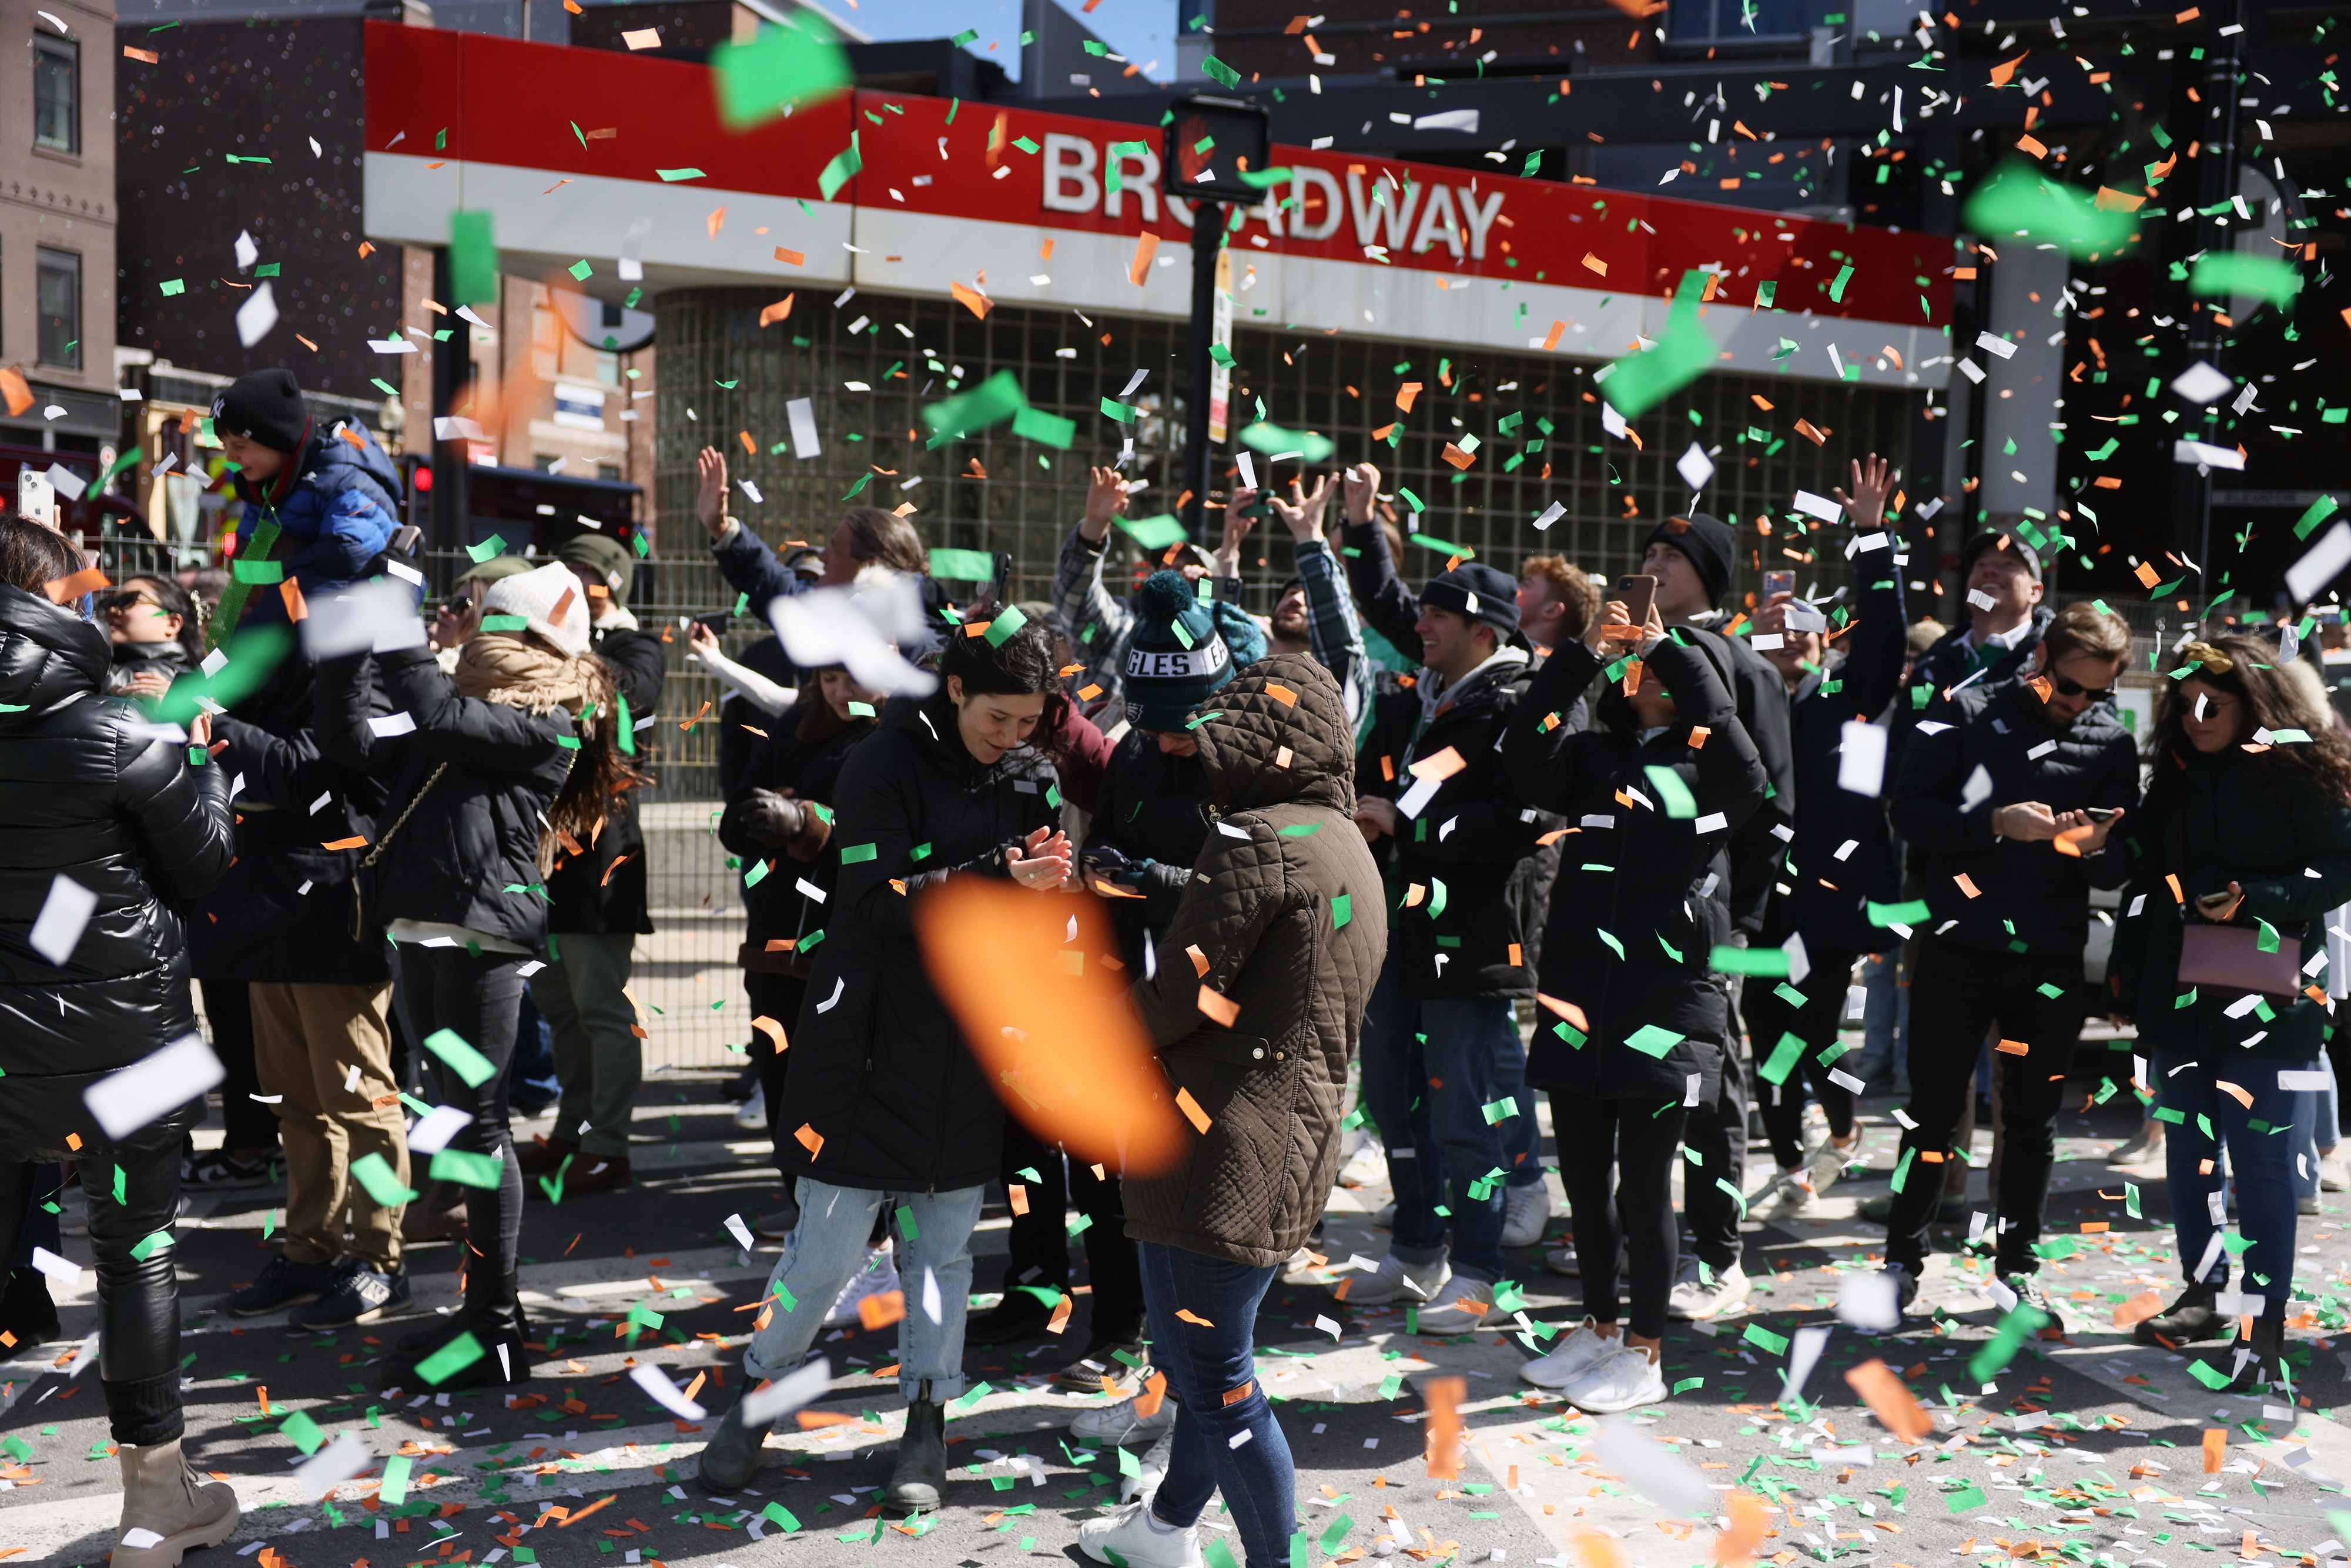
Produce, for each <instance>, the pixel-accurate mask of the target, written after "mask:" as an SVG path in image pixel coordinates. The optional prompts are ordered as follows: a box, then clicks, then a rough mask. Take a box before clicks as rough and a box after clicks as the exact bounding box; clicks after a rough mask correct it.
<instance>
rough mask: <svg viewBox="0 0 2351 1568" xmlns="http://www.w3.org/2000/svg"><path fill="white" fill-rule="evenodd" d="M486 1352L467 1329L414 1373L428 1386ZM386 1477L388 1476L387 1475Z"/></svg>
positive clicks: (467, 1365)
mask: <svg viewBox="0 0 2351 1568" xmlns="http://www.w3.org/2000/svg"><path fill="white" fill-rule="evenodd" d="M486 1354H488V1353H487V1352H486V1351H485V1350H484V1349H483V1348H482V1342H481V1341H480V1340H477V1339H475V1337H474V1334H473V1331H472V1330H470V1329H467V1330H465V1331H464V1332H462V1333H459V1334H458V1335H457V1337H456V1338H455V1339H453V1340H451V1341H450V1342H449V1343H447V1344H444V1345H443V1346H442V1347H441V1348H440V1349H439V1350H436V1351H434V1353H433V1354H431V1355H428V1356H426V1357H425V1358H424V1359H423V1361H420V1362H418V1363H417V1364H416V1375H417V1377H418V1378H419V1379H420V1380H422V1381H423V1383H425V1384H426V1385H428V1386H429V1385H437V1384H442V1383H446V1382H447V1381H448V1380H449V1379H451V1378H453V1377H455V1376H456V1375H457V1374H459V1373H461V1372H463V1371H465V1368H467V1367H469V1366H471V1365H473V1364H474V1363H475V1362H477V1361H479V1360H481V1359H482V1357H483V1356H484V1355H486ZM386 1479H389V1477H388V1476H387V1478H386Z"/></svg>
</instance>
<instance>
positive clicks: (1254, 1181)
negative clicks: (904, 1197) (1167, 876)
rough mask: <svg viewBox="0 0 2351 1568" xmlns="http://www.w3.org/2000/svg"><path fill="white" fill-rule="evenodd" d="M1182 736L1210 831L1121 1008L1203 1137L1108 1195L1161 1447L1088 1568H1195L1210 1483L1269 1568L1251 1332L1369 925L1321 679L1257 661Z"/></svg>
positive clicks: (1329, 699)
mask: <svg viewBox="0 0 2351 1568" xmlns="http://www.w3.org/2000/svg"><path fill="white" fill-rule="evenodd" d="M1191 723H1192V724H1193V725H1194V726H1195V728H1193V729H1192V731H1191V734H1192V736H1193V737H1194V739H1195V741H1196V744H1197V745H1198V747H1199V758H1200V762H1201V764H1202V766H1203V768H1205V770H1206V772H1207V779H1208V800H1209V805H1210V808H1211V810H1213V812H1214V813H1215V815H1216V819H1217V821H1216V831H1214V832H1212V833H1210V834H1209V835H1208V839H1207V842H1206V843H1205V844H1204V845H1202V847H1201V850H1200V858H1199V860H1198V861H1197V862H1196V864H1195V866H1194V873H1193V879H1192V882H1191V883H1190V885H1189V886H1188V887H1186V889H1185V892H1184V896H1183V901H1182V903H1181V904H1178V905H1177V906H1176V910H1175V920H1174V923H1173V925H1171V926H1170V927H1169V929H1168V932H1167V935H1166V936H1165V938H1164V939H1163V940H1162V941H1161V942H1160V943H1159V945H1158V947H1157V950H1156V953H1155V959H1156V963H1155V969H1154V970H1153V972H1152V974H1151V975H1150V977H1148V978H1146V979H1145V980H1144V981H1143V982H1142V983H1141V984H1140V985H1138V986H1137V987H1136V988H1135V992H1134V996H1135V1001H1136V1004H1137V1006H1138V1007H1139V1008H1140V1009H1141V1010H1142V1013H1143V1017H1144V1023H1145V1024H1146V1025H1147V1026H1148V1027H1149V1029H1150V1030H1151V1034H1152V1039H1153V1040H1154V1042H1155V1044H1156V1045H1157V1046H1158V1048H1159V1054H1160V1060H1161V1061H1162V1063H1163V1064H1164V1065H1165V1067H1166V1070H1167V1075H1168V1077H1169V1079H1170V1080H1172V1081H1173V1082H1174V1083H1175V1085H1176V1086H1177V1087H1178V1088H1180V1089H1183V1090H1186V1091H1188V1092H1189V1093H1190V1095H1191V1098H1192V1100H1193V1101H1194V1102H1196V1103H1197V1105H1198V1107H1199V1108H1200V1110H1201V1111H1202V1112H1203V1113H1205V1114H1206V1116H1207V1131H1206V1133H1205V1134H1203V1135H1202V1136H1201V1137H1200V1138H1199V1139H1198V1140H1197V1141H1196V1143H1195V1144H1194V1145H1193V1146H1192V1150H1191V1153H1190V1155H1188V1156H1187V1157H1186V1159H1185V1160H1184V1162H1183V1163H1181V1164H1179V1165H1178V1166H1175V1168H1174V1169H1172V1170H1170V1171H1168V1172H1166V1173H1165V1175H1161V1176H1150V1177H1137V1176H1129V1177H1128V1178H1127V1180H1126V1187H1125V1199H1126V1233H1127V1234H1128V1235H1129V1236H1131V1237H1133V1238H1134V1240H1135V1242H1136V1244H1137V1250H1138V1252H1139V1253H1140V1255H1141V1260H1142V1266H1143V1293H1144V1302H1145V1304H1146V1306H1147V1308H1148V1311H1149V1313H1150V1319H1151V1339H1152V1352H1151V1354H1152V1361H1153V1363H1154V1364H1155V1365H1156V1366H1158V1367H1159V1368H1160V1369H1161V1370H1162V1371H1164V1372H1165V1374H1166V1375H1167V1382H1168V1391H1169V1393H1170V1394H1171V1395H1172V1396H1174V1397H1175V1400H1176V1401H1177V1402H1178V1408H1177V1415H1176V1418H1175V1433H1174V1444H1173V1450H1172V1453H1171V1455H1170V1457H1169V1460H1168V1466H1167V1474H1166V1479H1164V1480H1163V1481H1161V1482H1160V1485H1159V1490H1158V1492H1157V1494H1156V1496H1155V1498H1154V1499H1153V1500H1151V1501H1150V1502H1148V1503H1146V1502H1144V1501H1142V1500H1137V1501H1135V1502H1134V1503H1131V1504H1129V1505H1128V1506H1127V1507H1126V1508H1124V1509H1122V1510H1120V1511H1118V1512H1117V1513H1115V1514H1113V1515H1110V1516H1109V1517H1107V1518H1104V1519H1099V1520H1094V1521H1089V1522H1088V1523H1087V1524H1085V1525H1084V1526H1082V1527H1081V1530H1080V1531H1079V1544H1080V1545H1081V1546H1082V1547H1084V1549H1085V1551H1086V1552H1087V1554H1088V1555H1090V1556H1092V1558H1093V1559H1094V1560H1095V1561H1097V1562H1102V1563H1109V1562H1123V1563H1130V1564H1134V1565H1135V1568H1185V1565H1190V1564H1197V1563H1199V1562H1200V1560H1201V1558H1200V1547H1199V1542H1198V1538H1197V1529H1196V1526H1197V1522H1198V1521H1199V1517H1200V1513H1201V1511H1202V1510H1204V1509H1205V1508H1206V1507H1207V1503H1208V1500H1209V1498H1210V1497H1212V1496H1213V1495H1214V1494H1215V1493H1216V1492H1217V1491H1218V1490H1222V1491H1223V1492H1224V1494H1225V1504H1226V1506H1227V1507H1228V1509H1230V1510H1231V1512H1232V1518H1233V1521H1234V1524H1235V1525H1236V1527H1237V1528H1238V1531H1239V1532H1240V1538H1241V1544H1242V1547H1243V1549H1244V1551H1245V1552H1246V1554H1247V1559H1248V1563H1249V1568H1275V1565H1277V1564H1280V1563H1287V1562H1288V1561H1289V1560H1290V1535H1291V1533H1292V1532H1293V1531H1295V1530H1296V1529H1297V1501H1296V1486H1297V1482H1296V1473H1295V1471H1294V1470H1293V1469H1292V1467H1291V1464H1290V1448H1289V1445H1288V1444H1287V1443H1286V1442H1285V1441H1284V1440H1283V1438H1282V1435H1281V1428H1280V1426H1279V1425H1277V1424H1276V1423H1275V1421H1274V1418H1273V1410H1272V1407H1271V1406H1270V1405H1269V1404H1268V1403H1267V1401H1266V1396H1265V1393H1264V1390H1262V1389H1261V1388H1259V1386H1258V1383H1257V1369H1256V1364H1255V1363H1254V1361H1253V1360H1252V1358H1251V1354H1250V1344H1251V1339H1252V1337H1253V1333H1254V1330H1255V1327H1256V1322H1257V1311H1258V1303H1259V1301H1261V1300H1262V1299H1263V1298H1264V1296H1265V1292H1266V1289H1267V1287H1268V1286H1270V1284H1271V1283H1272V1282H1273V1277H1274V1273H1275V1271H1276V1270H1278V1269H1279V1268H1280V1266H1281V1263H1282V1261H1283V1260H1285V1259H1287V1258H1288V1257H1289V1256H1290V1253H1291V1252H1292V1251H1293V1250H1295V1249H1297V1247H1298V1246H1299V1244H1300V1243H1301V1242H1302V1241H1304V1240H1305V1239H1306V1236H1307V1232H1308V1231H1310V1230H1311V1229H1312V1228H1313V1225H1314V1221H1315V1219H1316V1218H1317V1217H1318V1216H1320V1214H1321V1213H1322V1200H1323V1197H1324V1195H1325V1194H1327V1193H1328V1192H1329V1191H1330V1189H1331V1181H1332V1176H1334V1175H1335V1174H1336V1173H1337V1169H1338V1164H1339V1120H1340V1118H1341V1117H1342V1116H1343V1114H1345V1112H1346V1083H1347V1067H1348V1064H1349V1063H1350V1062H1351V1061H1353V1060H1354V1055H1355V1048H1356V1043H1357V1040H1358V1037H1359V1034H1360V1031H1361V1029H1362V1024H1363V1017H1364V1003H1365V1002H1366V1001H1367V1000H1368V999H1369V998H1370V996H1371V990H1372V984H1373V982H1374V980H1375V979H1376V978H1377V977H1378V976H1379V970H1380V962H1381V960H1382V959H1383V958H1384V956H1386V953H1387V912H1386V908H1385V905H1384V902H1383V899H1382V895H1381V891H1380V873H1379V867H1378V866H1377V865H1376V864H1375V863H1374V862H1373V860H1372V855H1371V851H1370V850H1369V849H1368V848H1366V847H1365V845H1364V837H1363V835H1362V834H1361V833H1360V832H1358V831H1355V827H1354V824H1353V821H1351V820H1350V813H1351V812H1352V811H1353V808H1354V803H1355V787H1354V736H1353V731H1352V729H1351V728H1350V727H1349V725H1348V723H1347V716H1346V710H1345V707H1344V706H1343V702H1342V699H1341V696H1340V693H1339V686H1338V684H1337V683H1336V682H1335V681H1333V680H1332V677H1331V674H1330V672H1328V671H1327V670H1325V669H1323V668H1322V665H1321V664H1317V663H1316V662H1315V661H1314V660H1313V659H1312V658H1311V657H1309V656H1307V655H1304V654H1280V655H1276V656H1275V657H1272V658H1268V659H1261V660H1259V662H1257V663H1256V664H1251V665H1249V668H1248V670H1247V671H1246V672H1245V673H1243V674H1238V675H1235V676H1233V677H1231V678H1230V679H1229V680H1228V681H1225V682H1223V683H1222V684H1220V685H1218V686H1217V688H1216V689H1215V690H1213V691H1212V692H1211V693H1210V694H1209V695H1208V696H1207V700H1205V701H1204V702H1202V703H1201V704H1200V706H1199V709H1198V711H1197V713H1196V716H1194V718H1193V719H1192V720H1191ZM1113 1553H1114V1554H1115V1555H1113Z"/></svg>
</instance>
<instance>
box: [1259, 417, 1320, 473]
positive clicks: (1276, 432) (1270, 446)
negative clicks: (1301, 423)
mask: <svg viewBox="0 0 2351 1568" xmlns="http://www.w3.org/2000/svg"><path fill="white" fill-rule="evenodd" d="M1240 440H1241V444H1242V445H1244V446H1247V447H1250V448H1252V449H1253V450H1256V451H1259V452H1262V453H1264V454H1265V455H1267V456H1269V457H1271V456H1275V455H1282V456H1287V455H1291V454H1295V455H1297V456H1298V457H1299V458H1301V460H1302V461H1305V462H1308V463H1320V462H1322V460H1323V459H1324V458H1325V457H1328V456H1330V455H1331V454H1332V452H1333V451H1335V450H1336V448H1335V446H1334V445H1333V444H1332V440H1331V438H1330V437H1329V436H1327V435H1322V434H1317V433H1316V432H1314V431H1311V430H1284V429H1283V428H1282V427H1281V426H1280V425H1278V424H1268V423H1266V422H1265V421H1263V420H1259V421H1258V422H1257V423H1255V424H1252V425H1249V426H1246V427H1244V428H1243V430H1242V431H1241V434H1240Z"/></svg>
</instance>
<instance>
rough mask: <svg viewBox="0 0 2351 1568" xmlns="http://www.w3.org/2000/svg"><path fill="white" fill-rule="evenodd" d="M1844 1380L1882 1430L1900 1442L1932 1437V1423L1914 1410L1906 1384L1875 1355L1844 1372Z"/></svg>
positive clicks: (1911, 1441)
mask: <svg viewBox="0 0 2351 1568" xmlns="http://www.w3.org/2000/svg"><path fill="white" fill-rule="evenodd" d="M1844 1380H1845V1381H1846V1382H1847V1383H1849V1384H1851V1385H1853V1391H1854V1392H1855V1394H1858V1395H1860V1396H1862V1398H1863V1399H1864V1400H1865V1401H1866V1402H1867V1403H1868V1406H1869V1407H1870V1409H1871V1410H1873V1411H1875V1412H1876V1416H1877V1418H1878V1419H1879V1420H1880V1421H1883V1422H1885V1423H1886V1430H1887V1431H1889V1432H1891V1433H1893V1434H1894V1435H1895V1436H1896V1437H1899V1438H1901V1439H1902V1440H1903V1441H1904V1442H1906V1443H1923V1442H1925V1441H1926V1440H1927V1438H1928V1437H1929V1436H1931V1435H1932V1434H1933V1432H1934V1430H1935V1423H1934V1421H1933V1420H1932V1419H1931V1418H1929V1417H1928V1414H1927V1412H1925V1411H1924V1410H1921V1409H1920V1408H1919V1407H1918V1401H1917V1399H1915V1398H1913V1397H1912V1396H1911V1393H1910V1388H1909V1385H1907V1384H1906V1383H1904V1382H1903V1381H1902V1379H1901V1378H1900V1377H1899V1376H1898V1375H1896V1373H1895V1371H1894V1369H1893V1368H1892V1367H1890V1366H1888V1365H1886V1364H1885V1363H1884V1362H1882V1361H1880V1360H1878V1359H1877V1358H1876V1356H1872V1357H1870V1358H1869V1359H1868V1360H1867V1361H1865V1362H1863V1363H1862V1364H1860V1365H1859V1366H1856V1367H1854V1368H1853V1369H1852V1370H1850V1371H1848V1372H1847V1373H1846V1374H1845V1375H1844Z"/></svg>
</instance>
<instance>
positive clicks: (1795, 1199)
mask: <svg viewBox="0 0 2351 1568" xmlns="http://www.w3.org/2000/svg"><path fill="white" fill-rule="evenodd" d="M1819 1197H1820V1194H1819V1191H1818V1189H1817V1188H1815V1187H1814V1186H1813V1182H1812V1178H1811V1176H1810V1175H1809V1173H1808V1168H1807V1167H1805V1166H1798V1167H1797V1168H1796V1169H1794V1170H1792V1171H1782V1172H1781V1173H1780V1174H1779V1176H1777V1177H1776V1178H1775V1179H1774V1180H1773V1181H1772V1183H1771V1186H1770V1188H1769V1189H1768V1190H1766V1191H1765V1193H1764V1194H1763V1196H1762V1197H1759V1198H1757V1199H1756V1200H1755V1203H1754V1206H1753V1207H1750V1209H1749V1210H1748V1212H1749V1213H1750V1214H1753V1215H1757V1216H1760V1217H1761V1218H1766V1219H1793V1218H1797V1217H1799V1216H1801V1215H1806V1214H1810V1213H1811V1212H1812V1211H1813V1204H1814V1202H1816V1201H1817V1200H1818V1198H1819Z"/></svg>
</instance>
